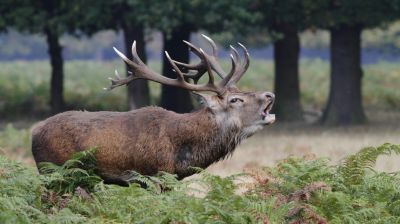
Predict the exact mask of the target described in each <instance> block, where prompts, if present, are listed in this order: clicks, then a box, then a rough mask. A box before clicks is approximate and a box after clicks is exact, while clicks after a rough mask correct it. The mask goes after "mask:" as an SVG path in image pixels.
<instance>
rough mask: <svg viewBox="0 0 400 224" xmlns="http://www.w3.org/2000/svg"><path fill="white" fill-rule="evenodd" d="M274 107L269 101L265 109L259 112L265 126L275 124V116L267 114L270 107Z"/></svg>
mask: <svg viewBox="0 0 400 224" xmlns="http://www.w3.org/2000/svg"><path fill="white" fill-rule="evenodd" d="M273 105H274V102H273V101H271V102H269V103H268V104H267V106H266V107H265V109H264V110H263V111H261V116H262V119H263V121H264V123H265V124H272V123H274V122H275V114H270V113H269V112H270V111H271V109H272V106H273Z"/></svg>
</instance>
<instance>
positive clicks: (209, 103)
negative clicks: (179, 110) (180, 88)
mask: <svg viewBox="0 0 400 224" xmlns="http://www.w3.org/2000/svg"><path fill="white" fill-rule="evenodd" d="M191 93H192V94H193V96H194V98H195V99H196V100H197V101H199V103H200V104H201V105H203V106H204V107H208V108H211V109H213V108H214V107H215V106H216V102H215V99H213V95H209V94H205V93H199V92H191Z"/></svg>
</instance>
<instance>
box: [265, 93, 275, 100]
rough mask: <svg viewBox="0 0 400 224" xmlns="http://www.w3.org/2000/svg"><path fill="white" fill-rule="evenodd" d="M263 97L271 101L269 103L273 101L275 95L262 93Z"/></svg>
mask: <svg viewBox="0 0 400 224" xmlns="http://www.w3.org/2000/svg"><path fill="white" fill-rule="evenodd" d="M264 96H265V97H266V98H267V99H268V100H271V101H273V100H274V99H275V94H273V93H270V92H265V93H264Z"/></svg>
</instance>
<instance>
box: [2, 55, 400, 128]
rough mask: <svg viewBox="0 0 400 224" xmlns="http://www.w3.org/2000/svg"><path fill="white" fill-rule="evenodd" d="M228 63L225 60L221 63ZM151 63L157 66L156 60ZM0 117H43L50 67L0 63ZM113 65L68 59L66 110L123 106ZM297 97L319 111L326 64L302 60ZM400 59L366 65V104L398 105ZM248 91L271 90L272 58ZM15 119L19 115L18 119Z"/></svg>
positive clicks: (249, 76) (259, 67)
mask: <svg viewBox="0 0 400 224" xmlns="http://www.w3.org/2000/svg"><path fill="white" fill-rule="evenodd" d="M223 65H225V67H227V66H228V65H227V63H223ZM150 67H152V68H153V69H154V70H156V71H159V70H160V64H159V63H156V62H151V63H150ZM0 68H1V70H0V122H3V123H4V120H6V119H12V118H21V117H32V116H39V117H40V116H42V117H43V115H45V114H46V113H47V112H48V111H49V108H48V101H49V83H50V75H49V74H50V67H49V64H48V62H47V61H29V62H28V61H15V62H0ZM114 69H117V70H118V71H119V72H120V73H122V74H123V73H124V69H125V67H124V65H123V64H122V63H121V62H120V61H67V62H66V63H65V85H64V89H65V93H64V95H65V100H66V102H67V104H68V106H69V108H70V109H82V110H119V111H121V110H126V109H127V106H126V93H125V89H124V88H119V89H114V90H113V91H104V90H103V88H104V87H107V86H108V85H109V82H108V80H107V77H110V76H113V74H114ZM300 85H301V99H302V103H303V105H304V108H305V110H307V111H312V112H320V111H321V110H322V108H323V107H324V106H325V103H326V100H327V95H328V89H329V64H328V63H327V62H326V61H321V60H318V59H313V60H311V59H303V60H301V65H300ZM150 86H151V99H152V104H157V102H158V99H159V96H160V94H159V93H160V86H159V84H156V83H151V84H150ZM399 86H400V64H396V63H387V62H381V63H378V64H372V65H366V66H364V79H363V103H364V105H365V107H366V108H373V109H383V110H396V109H400V100H399V99H400V91H398V87H399ZM239 87H241V88H242V89H249V90H273V63H272V62H271V61H261V60H253V61H252V64H251V66H250V68H249V70H248V72H247V73H246V75H245V76H244V77H243V78H242V80H241V82H240V83H239ZM17 120H18V119H17Z"/></svg>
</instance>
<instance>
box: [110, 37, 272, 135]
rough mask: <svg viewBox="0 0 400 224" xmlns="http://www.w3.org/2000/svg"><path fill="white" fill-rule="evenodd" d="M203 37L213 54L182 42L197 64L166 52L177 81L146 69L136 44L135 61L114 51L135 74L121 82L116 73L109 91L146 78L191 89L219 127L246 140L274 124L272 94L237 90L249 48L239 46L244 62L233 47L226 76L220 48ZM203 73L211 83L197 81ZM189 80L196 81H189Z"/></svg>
mask: <svg viewBox="0 0 400 224" xmlns="http://www.w3.org/2000/svg"><path fill="white" fill-rule="evenodd" d="M202 36H203V37H204V38H205V39H206V40H207V42H208V43H209V44H210V45H211V48H212V54H207V53H206V52H205V51H203V49H201V48H198V47H196V46H194V45H193V44H191V43H189V42H187V41H183V42H184V43H185V44H186V45H188V47H189V49H190V51H191V52H193V53H194V54H196V55H197V56H198V57H199V58H200V62H199V63H197V64H186V63H182V62H178V61H175V60H173V59H171V57H170V56H169V54H168V52H165V55H166V57H167V59H168V60H169V62H170V63H171V65H172V67H173V68H174V71H175V73H176V74H177V78H176V79H171V78H167V77H164V76H162V75H160V74H157V73H156V72H154V71H152V70H151V69H150V68H149V67H148V66H146V65H145V64H144V63H143V62H142V60H140V58H139V56H138V54H137V52H136V42H133V45H132V55H133V60H130V59H128V58H127V57H126V56H125V55H124V54H122V53H121V52H120V51H118V50H117V49H116V48H114V50H115V51H116V53H117V54H118V55H119V56H120V57H121V58H122V59H123V60H124V61H125V63H127V64H128V65H129V67H130V68H131V69H132V72H130V75H129V76H128V77H127V78H123V79H122V78H121V77H120V76H119V75H118V72H117V71H115V76H116V78H114V79H112V78H110V80H111V86H110V87H109V88H107V89H108V90H111V89H113V88H115V87H118V86H121V85H125V84H128V83H130V82H131V81H133V80H136V79H147V80H152V81H155V82H158V83H161V84H164V85H170V86H176V87H180V88H183V89H187V90H190V91H192V92H193V93H194V94H195V95H197V96H198V98H199V99H200V102H201V104H202V105H203V107H205V108H207V110H208V111H209V112H210V113H212V114H213V115H215V119H216V121H217V123H219V125H222V126H225V127H226V128H225V129H230V128H235V129H241V130H242V131H241V136H242V137H243V138H244V137H248V136H250V135H252V134H253V133H254V132H256V131H257V130H259V129H261V128H262V127H263V126H264V125H268V124H271V123H273V122H274V121H275V115H274V114H270V113H269V112H270V110H271V108H272V105H273V103H274V99H275V96H274V94H273V93H270V92H244V91H240V90H239V89H238V88H237V87H236V83H237V82H238V81H239V80H240V78H241V77H242V76H243V75H244V74H245V73H246V71H247V68H248V67H249V64H250V57H249V52H248V51H247V49H246V47H245V46H243V45H242V44H240V43H238V44H239V46H240V48H241V50H242V51H243V55H244V60H243V61H242V59H241V58H240V54H239V52H238V51H237V50H236V49H235V48H234V47H233V46H230V48H231V54H230V59H231V69H230V71H229V72H228V73H226V72H224V71H223V69H222V67H221V65H220V64H219V63H218V60H217V54H218V49H217V46H216V44H215V42H214V41H213V40H212V39H211V38H209V37H207V36H206V35H202ZM213 72H215V73H216V74H217V75H218V76H219V77H220V81H218V82H216V81H215V77H214V73H213ZM204 74H207V76H208V82H207V83H204V84H199V83H198V82H199V80H200V78H201V77H203V75H204ZM190 80H192V81H193V82H190ZM206 92H211V93H214V94H208V93H206Z"/></svg>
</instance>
